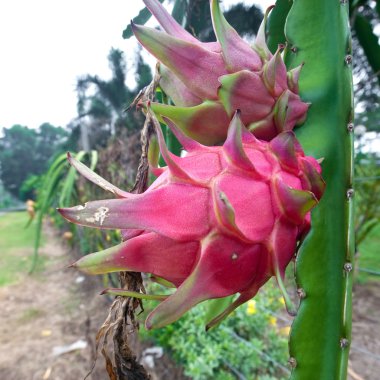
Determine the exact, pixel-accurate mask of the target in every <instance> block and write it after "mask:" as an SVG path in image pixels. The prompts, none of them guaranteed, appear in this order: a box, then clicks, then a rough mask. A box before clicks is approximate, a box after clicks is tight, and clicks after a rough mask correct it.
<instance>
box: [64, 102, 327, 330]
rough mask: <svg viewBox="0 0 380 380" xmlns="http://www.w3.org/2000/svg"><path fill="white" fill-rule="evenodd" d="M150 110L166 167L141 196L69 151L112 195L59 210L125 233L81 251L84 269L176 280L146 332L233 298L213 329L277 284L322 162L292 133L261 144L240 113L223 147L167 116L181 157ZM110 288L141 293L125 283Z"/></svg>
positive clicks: (306, 222)
mask: <svg viewBox="0 0 380 380" xmlns="http://www.w3.org/2000/svg"><path fill="white" fill-rule="evenodd" d="M148 112H149V113H150V116H151V117H152V119H153V120H154V123H155V127H156V132H157V136H158V143H159V148H160V152H161V155H162V157H163V159H164V160H165V162H166V165H167V166H165V167H163V168H161V169H162V174H160V176H159V177H158V178H157V179H156V180H155V181H154V182H153V183H152V185H151V186H150V187H149V188H148V189H147V190H146V191H145V192H144V193H142V194H132V193H128V192H125V191H122V190H120V189H118V188H116V187H115V186H113V185H111V184H109V183H108V182H106V181H105V180H103V179H101V178H100V177H99V176H97V175H96V174H95V173H93V172H91V170H90V169H88V168H87V167H85V166H84V165H82V164H79V163H78V162H77V161H76V160H75V159H74V158H72V157H69V160H70V163H71V164H72V165H73V166H74V167H76V168H77V170H78V171H79V172H80V173H81V174H82V175H84V176H85V177H86V178H87V179H89V180H90V181H92V182H94V183H95V184H98V185H100V186H101V187H102V188H103V189H105V190H108V191H110V192H111V193H113V194H114V195H116V196H117V197H118V199H106V200H99V201H92V202H88V203H86V204H85V205H83V206H76V207H72V208H64V209H60V210H59V212H60V213H61V214H62V215H63V216H64V217H65V218H66V219H68V220H69V221H71V222H73V223H77V224H80V225H83V226H88V227H94V228H105V229H121V230H122V232H123V236H124V241H123V242H122V243H121V244H119V245H117V246H115V247H112V248H109V249H106V250H104V251H100V252H96V253H92V254H90V255H87V256H85V257H83V258H81V259H80V260H79V261H77V262H76V263H75V264H74V266H75V267H77V268H78V269H80V270H81V271H84V272H86V273H90V274H99V273H109V272H115V271H138V272H145V273H150V274H152V275H153V276H154V278H160V279H163V282H166V283H169V284H168V285H169V286H170V287H172V286H174V287H175V291H174V292H173V293H172V294H170V295H169V296H157V297H156V298H157V299H158V300H160V301H161V303H160V304H159V305H158V306H157V307H156V308H155V309H154V310H153V311H152V312H151V314H150V315H149V316H148V318H147V320H146V327H147V328H157V327H162V326H165V325H167V324H169V323H171V322H173V321H175V320H177V319H178V318H180V317H181V316H182V314H184V313H185V312H186V311H187V310H189V309H190V308H192V307H193V306H194V305H196V304H198V303H199V302H202V301H204V300H208V299H212V298H220V297H226V296H230V295H234V294H236V295H237V298H236V299H235V301H234V302H233V303H232V304H231V305H230V306H229V307H228V308H227V309H226V310H225V311H224V312H223V313H222V314H220V315H219V316H217V317H216V318H215V319H214V320H213V321H211V322H210V324H209V325H208V327H211V326H213V325H215V324H216V323H218V322H219V321H220V320H222V319H223V318H224V317H225V316H227V315H228V314H229V313H230V312H231V311H233V310H234V309H235V308H236V307H238V306H239V305H241V304H242V303H244V302H246V301H248V300H249V299H251V298H252V297H253V296H254V295H255V294H256V293H257V291H258V290H259V288H260V287H261V286H262V285H263V284H264V283H265V282H266V281H268V279H269V278H271V277H272V276H275V277H276V278H277V280H278V283H279V285H280V288H282V289H283V286H282V278H283V276H284V272H285V268H286V266H287V265H288V263H289V262H290V260H291V259H292V258H293V256H294V253H295V249H296V244H297V241H298V240H299V239H301V237H302V236H304V234H305V233H306V232H307V231H308V229H309V227H310V210H311V209H312V208H313V207H314V206H315V205H316V204H317V203H318V201H319V199H320V198H321V196H322V194H323V191H324V187H325V184H324V181H323V179H322V177H321V174H320V173H321V168H320V165H319V164H318V162H317V161H316V160H315V159H314V158H313V157H308V156H305V154H304V152H303V150H302V148H301V146H300V144H299V143H298V141H297V140H296V137H295V135H294V134H293V132H291V131H287V132H282V133H280V134H279V135H278V136H276V137H275V138H274V139H272V140H271V141H270V142H267V141H263V140H259V139H257V138H256V137H255V136H253V135H252V134H251V133H249V131H248V130H247V129H246V127H245V126H244V125H243V123H242V121H241V117H240V114H239V112H236V113H235V115H234V117H233V118H232V121H231V122H230V126H229V129H228V135H227V139H226V141H225V143H224V144H223V146H215V147H208V146H205V145H202V144H200V143H198V142H196V141H194V140H192V139H191V138H190V137H188V136H186V135H185V134H183V132H182V131H181V130H180V129H179V128H178V127H177V126H176V125H175V124H174V123H173V122H172V121H171V120H170V119H168V118H165V122H166V123H167V125H168V126H169V128H170V129H171V130H172V132H173V133H174V134H175V135H176V137H177V138H178V139H179V141H180V143H181V144H182V145H183V147H184V148H185V149H186V150H187V152H188V153H187V155H186V156H185V157H177V156H175V155H174V154H172V153H171V152H169V150H168V149H167V146H166V145H165V140H164V138H163V134H162V131H161V129H160V126H159V123H158V121H157V119H155V118H154V115H153V113H152V111H151V110H150V108H148ZM152 166H153V165H152ZM106 292H108V293H111V294H126V295H129V296H137V297H143V296H144V295H143V294H132V293H130V292H129V293H125V291H124V293H123V290H122V289H111V290H106ZM153 297H154V296H153Z"/></svg>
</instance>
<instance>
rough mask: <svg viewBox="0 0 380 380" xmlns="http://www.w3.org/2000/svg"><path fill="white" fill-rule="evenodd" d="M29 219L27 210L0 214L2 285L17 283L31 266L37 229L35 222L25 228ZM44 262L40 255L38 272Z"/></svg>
mask: <svg viewBox="0 0 380 380" xmlns="http://www.w3.org/2000/svg"><path fill="white" fill-rule="evenodd" d="M28 219H29V217H28V214H27V213H26V212H12V213H7V214H3V215H0V252H1V255H0V286H4V285H9V284H13V283H16V282H17V281H18V279H19V278H20V277H21V276H23V275H27V273H28V271H29V270H30V268H31V265H32V256H33V244H34V238H35V230H36V229H35V225H34V224H33V223H32V224H31V225H30V226H29V227H28V228H25V225H26V224H27V222H28ZM42 244H43V239H42ZM44 263H45V260H44V258H43V256H40V258H39V262H38V265H37V272H38V271H40V270H41V269H42V268H43V267H44Z"/></svg>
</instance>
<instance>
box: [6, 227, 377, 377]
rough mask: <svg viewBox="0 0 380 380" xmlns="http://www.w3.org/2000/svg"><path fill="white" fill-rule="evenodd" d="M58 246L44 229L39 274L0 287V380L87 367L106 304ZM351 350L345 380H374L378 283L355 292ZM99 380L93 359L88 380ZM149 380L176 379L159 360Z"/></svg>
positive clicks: (80, 371) (78, 372)
mask: <svg viewBox="0 0 380 380" xmlns="http://www.w3.org/2000/svg"><path fill="white" fill-rule="evenodd" d="M58 241H59V240H58V239H57V237H55V236H54V234H53V231H52V230H51V229H47V236H46V244H45V246H44V247H43V249H42V250H41V254H42V255H44V256H45V257H46V259H47V265H46V269H45V270H44V271H43V272H42V273H39V274H36V275H33V276H26V277H25V278H24V279H23V280H22V281H20V282H19V283H18V284H16V285H10V286H5V287H1V288H0V305H1V309H0V310H1V312H0V379H1V380H37V379H38V380H81V379H83V378H84V377H85V375H86V374H87V372H88V370H89V369H90V368H91V365H92V361H93V340H94V337H95V334H96V331H97V329H98V327H99V326H100V325H101V324H102V322H103V321H104V319H105V316H106V313H107V310H108V307H109V303H108V302H107V301H106V299H105V298H103V297H100V296H99V297H98V296H97V294H98V293H99V292H100V291H101V290H102V285H101V284H100V281H98V280H97V279H96V278H94V277H85V276H82V275H80V274H79V273H78V272H76V271H75V270H72V269H67V265H68V264H69V263H70V262H72V261H73V258H72V255H70V254H68V251H69V250H68V247H65V246H63V245H61V244H60V243H59V242H58ZM28 254H29V253H28ZM24 255H25V253H24ZM20 256H21V257H22V253H20ZM78 342H79V343H78ZM73 343H77V344H79V345H80V344H86V343H87V346H86V347H85V348H80V349H77V350H74V351H71V352H69V353H66V354H61V355H54V349H55V350H57V347H62V346H68V345H71V344H73ZM352 345H353V348H352V350H351V355H350V374H349V377H348V379H349V380H374V379H377V378H378V374H379V373H380V360H379V358H380V284H378V283H373V284H371V283H370V284H367V285H365V286H359V285H358V286H356V287H355V293H354V316H353V343H352ZM144 347H146V345H144ZM144 347H143V346H141V344H139V343H137V344H136V346H135V352H140V353H141V351H142V350H143V348H144ZM368 352H370V353H371V354H369V353H368ZM106 379H108V376H107V374H106V372H105V370H104V362H103V359H102V358H100V359H99V361H98V364H97V366H96V368H95V370H94V372H93V374H92V375H91V376H90V377H89V380H106ZM152 379H153V380H161V379H162V380H180V379H184V377H183V375H182V372H181V370H180V369H178V368H176V367H175V366H174V365H173V363H172V362H171V361H170V360H169V359H168V358H167V357H164V358H161V359H159V360H157V361H156V367H155V369H154V372H153V373H152Z"/></svg>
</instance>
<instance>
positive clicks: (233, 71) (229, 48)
mask: <svg viewBox="0 0 380 380" xmlns="http://www.w3.org/2000/svg"><path fill="white" fill-rule="evenodd" d="M144 3H145V5H146V6H147V7H148V9H149V10H150V11H151V13H152V14H153V15H154V16H155V17H156V19H157V20H158V22H159V23H160V25H161V27H162V28H163V29H164V31H158V30H156V29H152V28H148V27H145V26H140V25H135V24H132V29H133V32H134V34H135V36H136V38H137V39H138V41H139V42H140V43H141V45H142V46H143V47H145V48H146V49H147V50H148V51H149V52H150V53H151V54H152V55H153V56H155V57H156V58H157V59H158V60H159V61H160V62H161V66H160V67H161V69H160V74H161V80H160V86H161V88H162V89H163V91H164V92H165V93H166V94H167V95H168V96H169V97H170V98H171V99H172V101H173V102H174V104H175V106H179V107H190V108H189V110H188V111H187V113H188V114H189V117H187V118H186V120H183V119H181V116H180V114H179V113H178V112H176V111H175V107H174V106H167V107H162V106H160V105H159V104H157V103H152V105H151V107H152V109H153V111H154V112H156V114H157V116H159V117H168V118H170V119H171V120H173V121H174V122H175V123H176V124H177V125H178V126H179V127H180V128H181V129H183V131H184V132H185V133H186V134H188V135H189V136H191V137H192V138H195V139H197V140H198V141H199V142H201V143H202V144H205V145H215V144H218V143H221V142H223V141H224V140H225V137H226V134H227V129H228V125H229V120H230V119H231V117H232V116H233V115H234V113H235V112H236V111H237V110H238V109H239V110H240V111H241V112H242V120H243V122H244V124H245V125H246V126H247V128H248V129H249V130H250V131H251V132H252V133H253V134H255V136H256V137H258V138H260V139H263V140H266V141H269V140H271V139H272V138H274V137H275V136H276V135H277V134H278V133H280V132H282V131H290V130H292V129H293V128H294V126H295V125H298V124H301V123H303V122H304V121H305V118H306V112H307V109H308V107H309V104H307V103H304V102H303V101H302V100H301V99H300V97H299V95H298V79H299V74H300V70H301V68H302V65H301V66H299V67H297V68H295V69H293V70H291V71H289V73H287V69H286V67H285V64H284V61H283V59H282V56H281V51H282V50H283V48H284V47H279V49H278V50H277V52H276V53H275V54H274V55H273V54H271V53H270V52H269V50H268V48H267V46H266V43H265V24H266V19H267V15H268V13H269V10H270V9H271V8H269V9H268V11H267V13H266V15H265V18H264V21H263V23H262V25H261V28H260V30H259V32H258V35H257V37H256V40H255V43H254V44H253V45H252V46H250V45H249V44H248V43H247V42H245V41H244V40H243V39H242V38H241V37H240V36H239V35H238V33H237V32H236V31H235V29H233V28H232V26H231V25H229V24H228V22H227V20H226V19H225V18H224V16H223V14H222V13H221V10H220V7H219V2H218V0H210V7H211V15H212V21H213V26H214V31H215V34H216V37H217V41H216V42H212V43H202V42H200V41H198V40H197V39H196V38H195V37H194V36H192V35H191V34H190V33H188V32H187V31H186V30H184V29H183V28H182V27H181V26H180V25H179V24H178V23H177V22H176V21H175V20H174V19H173V18H172V16H171V15H170V14H169V13H168V12H167V11H166V9H165V8H164V7H163V6H162V4H161V3H160V2H159V1H158V0H144ZM205 102H206V103H207V104H208V105H209V106H210V107H211V108H212V111H213V120H214V121H215V123H214V126H213V128H214V129H215V130H214V131H213V132H214V133H210V125H209V123H208V121H207V120H205V118H203V117H198V115H199V113H201V112H203V111H204V107H199V108H194V107H196V106H200V105H202V104H204V103H205ZM210 102H211V104H213V103H217V104H220V105H222V107H219V108H218V109H217V112H214V111H215V110H216V108H215V106H213V107H212V106H211V104H210ZM142 105H143V106H145V104H142Z"/></svg>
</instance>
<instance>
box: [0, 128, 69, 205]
mask: <svg viewBox="0 0 380 380" xmlns="http://www.w3.org/2000/svg"><path fill="white" fill-rule="evenodd" d="M67 137H68V132H67V131H66V130H64V129H63V128H61V127H54V126H53V125H51V124H49V123H44V124H42V125H41V126H40V127H39V129H38V130H34V129H30V128H28V127H25V126H22V125H14V126H13V127H11V128H5V129H4V136H3V137H1V138H0V163H1V170H0V180H1V181H2V183H3V186H4V188H5V189H6V190H7V191H9V192H10V193H11V194H12V195H13V196H15V197H18V198H20V199H22V200H26V199H28V198H34V197H35V194H33V189H32V188H30V187H29V188H25V187H24V188H23V190H21V188H22V184H23V182H24V181H25V180H28V181H31V178H35V177H33V176H36V175H40V174H42V173H43V172H44V171H45V170H46V169H47V168H48V167H49V164H50V161H49V160H50V159H51V158H52V157H53V156H54V155H57V154H59V153H60V152H62V151H65V150H67V149H68V148H69V147H68V146H67V144H66V142H67ZM35 188H36V187H35Z"/></svg>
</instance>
